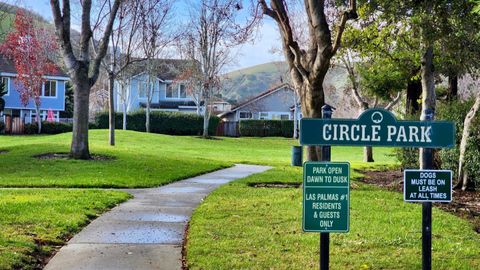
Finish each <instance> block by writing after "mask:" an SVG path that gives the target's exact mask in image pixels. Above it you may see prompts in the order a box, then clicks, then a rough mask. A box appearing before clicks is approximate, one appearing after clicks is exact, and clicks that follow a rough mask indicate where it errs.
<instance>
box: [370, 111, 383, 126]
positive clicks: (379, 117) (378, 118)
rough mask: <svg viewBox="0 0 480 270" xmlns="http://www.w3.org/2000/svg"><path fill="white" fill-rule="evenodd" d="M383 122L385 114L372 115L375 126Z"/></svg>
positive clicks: (375, 113) (376, 113)
mask: <svg viewBox="0 0 480 270" xmlns="http://www.w3.org/2000/svg"><path fill="white" fill-rule="evenodd" d="M382 121H383V114H382V113H381V112H374V113H373V114H372V122H373V123H375V124H380V123H381V122H382Z"/></svg>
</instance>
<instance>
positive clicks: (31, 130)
mask: <svg viewBox="0 0 480 270" xmlns="http://www.w3.org/2000/svg"><path fill="white" fill-rule="evenodd" d="M37 132H38V127H37V124H36V123H32V124H25V134H37ZM65 132H72V124H67V123H60V122H42V134H59V133H65Z"/></svg>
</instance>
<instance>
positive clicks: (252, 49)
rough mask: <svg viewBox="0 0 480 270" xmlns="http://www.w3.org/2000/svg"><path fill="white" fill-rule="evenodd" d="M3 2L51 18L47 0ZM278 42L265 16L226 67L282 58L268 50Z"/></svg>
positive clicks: (233, 67)
mask: <svg viewBox="0 0 480 270" xmlns="http://www.w3.org/2000/svg"><path fill="white" fill-rule="evenodd" d="M5 2H7V3H11V4H16V5H19V6H22V7H24V8H27V9H30V10H33V11H35V12H36V13H38V14H40V15H41V16H43V17H44V18H46V19H47V20H49V21H51V20H52V12H51V9H50V3H49V0H7V1H5ZM278 42H279V34H278V30H277V29H276V28H275V25H274V23H273V22H272V21H271V19H270V18H265V21H264V23H263V25H262V27H261V29H259V33H258V34H257V36H256V38H255V43H254V44H251V43H249V44H244V45H243V46H242V47H241V48H238V49H237V50H236V52H235V56H236V57H235V58H236V61H235V62H236V63H232V64H231V65H230V66H229V67H227V69H228V70H235V69H239V68H244V67H249V66H253V65H258V64H263V63H267V62H271V61H279V60H283V56H282V55H280V54H272V53H271V52H270V51H271V49H272V48H278V47H279V45H278Z"/></svg>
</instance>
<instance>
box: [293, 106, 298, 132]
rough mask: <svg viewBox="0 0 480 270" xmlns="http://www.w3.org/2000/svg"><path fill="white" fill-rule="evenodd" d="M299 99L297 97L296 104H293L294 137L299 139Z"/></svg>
mask: <svg viewBox="0 0 480 270" xmlns="http://www.w3.org/2000/svg"><path fill="white" fill-rule="evenodd" d="M296 102H297V100H296V99H295V105H293V108H294V109H293V138H294V139H298V118H297V114H298V106H297V103H296Z"/></svg>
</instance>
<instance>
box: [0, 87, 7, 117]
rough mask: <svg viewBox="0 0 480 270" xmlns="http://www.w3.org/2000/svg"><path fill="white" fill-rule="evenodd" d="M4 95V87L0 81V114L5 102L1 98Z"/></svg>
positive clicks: (5, 92) (5, 91)
mask: <svg viewBox="0 0 480 270" xmlns="http://www.w3.org/2000/svg"><path fill="white" fill-rule="evenodd" d="M6 94H7V89H6V85H5V83H4V82H2V81H0V112H3V110H4V109H5V100H4V99H3V98H2V97H3V96H4V95H6Z"/></svg>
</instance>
